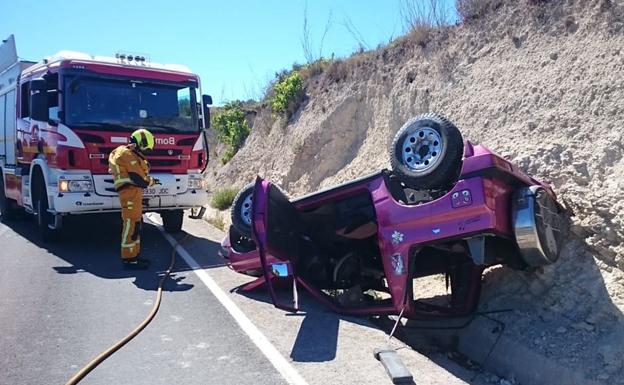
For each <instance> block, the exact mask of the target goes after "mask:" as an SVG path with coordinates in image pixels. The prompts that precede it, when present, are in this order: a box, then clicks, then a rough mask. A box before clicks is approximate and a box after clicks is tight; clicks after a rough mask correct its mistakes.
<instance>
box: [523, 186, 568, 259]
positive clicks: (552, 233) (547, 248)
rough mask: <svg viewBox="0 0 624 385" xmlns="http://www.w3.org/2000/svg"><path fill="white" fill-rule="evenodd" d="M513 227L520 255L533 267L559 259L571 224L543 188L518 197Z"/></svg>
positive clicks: (537, 188) (527, 190) (528, 189)
mask: <svg viewBox="0 0 624 385" xmlns="http://www.w3.org/2000/svg"><path fill="white" fill-rule="evenodd" d="M512 224H513V227H514V233H515V236H516V242H517V244H518V248H519V250H520V254H521V255H522V259H523V260H524V261H525V262H526V264H527V265H528V266H529V267H540V266H544V265H549V264H551V263H554V262H556V261H557V259H559V254H560V253H561V247H562V245H563V240H564V236H565V234H566V232H567V230H568V229H567V227H568V220H567V219H566V214H565V212H564V211H563V210H562V209H561V208H560V207H559V206H557V204H556V202H555V200H554V199H553V198H552V197H551V196H550V195H548V193H547V192H546V190H544V188H543V187H541V186H531V187H524V188H521V189H519V190H517V191H516V192H515V193H514V195H513V197H512Z"/></svg>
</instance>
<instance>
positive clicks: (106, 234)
mask: <svg viewBox="0 0 624 385" xmlns="http://www.w3.org/2000/svg"><path fill="white" fill-rule="evenodd" d="M6 225H7V226H8V227H10V228H11V229H12V230H13V231H14V232H16V233H17V234H19V235H20V236H22V237H23V238H25V239H26V240H27V241H29V242H31V243H33V244H34V245H36V246H38V247H40V248H42V249H45V250H47V251H48V252H49V253H50V254H53V255H55V256H56V257H58V258H60V259H61V260H63V261H65V262H66V263H67V264H63V265H60V266H55V267H54V270H55V271H56V272H57V273H59V274H83V273H89V274H93V275H95V276H97V277H100V278H105V279H125V278H132V277H134V282H133V284H134V285H136V287H137V288H140V289H143V290H156V289H157V288H158V282H159V280H160V279H159V278H158V277H157V276H156V275H160V274H161V273H162V272H164V271H165V270H166V269H167V268H168V267H169V264H170V262H171V255H172V252H173V248H172V247H171V245H170V244H169V243H168V242H167V241H166V240H165V239H164V238H163V237H162V235H161V234H160V231H159V230H158V228H156V227H155V226H153V225H151V224H149V223H148V222H146V223H144V225H143V231H142V236H141V256H142V257H144V258H147V259H149V260H150V261H151V262H152V263H151V265H150V268H149V269H148V270H144V271H132V270H125V269H123V266H122V264H121V258H120V238H121V219H120V217H119V215H118V214H114V215H113V214H102V215H86V216H74V217H67V218H66V220H65V221H64V228H63V231H62V234H61V235H60V237H59V239H57V240H55V241H53V242H47V243H44V242H42V241H41V238H40V237H39V234H38V233H37V228H36V225H35V223H34V221H33V220H32V218H31V217H29V216H27V215H22V216H20V217H19V218H17V219H16V220H14V221H11V222H10V223H6ZM184 236H185V234H184V233H182V234H176V235H175V238H176V239H178V240H182V239H183V238H184ZM188 238H195V237H193V236H192V235H189V236H188ZM202 242H203V243H204V245H203V246H204V247H207V248H210V249H211V250H217V249H216V248H217V247H218V245H217V244H216V243H214V242H211V241H208V240H202ZM205 243H208V244H205ZM214 254H215V255H216V251H215V253H214ZM211 263H212V261H211ZM214 263H215V265H222V264H223V262H222V261H220V263H218V262H217V261H214ZM203 267H204V266H202V268H203ZM206 267H212V266H206ZM188 270H190V267H189V266H188V265H187V264H186V263H185V262H184V260H183V259H182V258H180V257H179V256H178V257H177V258H176V263H175V267H174V273H172V274H171V276H170V277H169V279H167V281H166V282H165V284H164V286H163V290H165V291H185V290H190V289H192V288H193V285H192V284H187V283H184V282H183V280H184V277H183V276H179V275H178V274H176V273H179V272H183V271H188Z"/></svg>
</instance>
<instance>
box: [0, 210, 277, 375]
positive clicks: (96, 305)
mask: <svg viewBox="0 0 624 385" xmlns="http://www.w3.org/2000/svg"><path fill="white" fill-rule="evenodd" d="M119 222H120V221H119V219H117V217H82V218H78V219H77V220H74V221H72V222H70V223H68V226H67V229H66V230H67V231H66V235H65V237H64V239H62V240H61V241H60V242H58V243H54V244H49V245H48V244H46V245H44V244H42V243H40V242H39V241H38V238H37V236H36V231H35V226H34V223H33V221H32V219H31V218H27V217H26V218H23V219H18V220H16V221H14V222H11V223H9V225H8V226H7V225H5V224H0V255H1V259H0V260H1V264H0V293H1V294H0V383H2V384H64V383H65V382H66V381H67V380H68V379H69V378H70V377H71V376H72V375H73V373H74V372H75V371H77V370H78V369H79V368H81V367H82V366H83V365H84V364H86V363H87V362H88V361H90V360H91V359H92V358H93V357H95V356H96V355H97V354H99V353H100V352H101V351H102V350H104V349H105V348H107V347H109V346H110V345H112V344H113V343H114V342H116V341H117V340H119V339H120V338H121V337H123V336H125V335H126V334H127V333H128V332H129V331H130V330H132V329H133V328H134V327H135V326H136V325H137V324H138V323H139V322H140V321H141V320H142V319H143V318H144V317H145V316H146V314H147V313H148V312H149V310H150V308H151V306H152V304H153V300H154V298H155V294H156V291H155V289H156V286H157V283H158V276H157V272H159V271H162V270H164V269H166V267H167V266H168V265H169V261H170V257H171V251H172V248H171V245H170V244H169V243H168V242H167V241H166V240H165V239H164V238H163V237H162V235H161V234H160V233H159V230H158V229H157V228H155V227H154V226H149V225H146V226H145V228H144V231H143V255H144V256H146V257H149V258H150V259H151V260H152V266H151V268H150V270H148V271H145V272H138V273H135V272H127V271H124V270H123V269H122V268H121V265H120V261H119V246H118V243H119V232H120V224H119ZM216 246H217V244H216V243H214V242H210V241H206V242H204V243H203V247H205V248H214V250H212V251H211V252H210V253H208V254H211V255H216V252H215V250H216ZM176 270H178V271H181V272H178V273H176V274H175V276H174V277H173V278H172V279H169V280H168V281H167V284H166V291H165V293H164V299H163V303H162V305H161V308H160V311H159V313H158V315H157V316H156V318H155V320H154V321H153V322H152V324H150V325H149V326H148V327H147V328H146V329H145V330H144V331H143V332H142V333H141V334H140V335H139V336H137V337H136V338H135V339H134V340H132V341H131V342H130V343H129V344H128V345H126V346H125V347H123V348H122V349H121V350H120V351H119V352H117V353H116V354H114V355H113V356H112V357H111V358H109V359H108V360H107V361H105V362H104V363H103V364H101V365H100V366H99V367H97V368H96V369H95V370H94V371H93V372H92V373H91V374H90V375H89V376H88V377H87V378H86V379H85V380H84V381H83V382H82V383H84V384H172V383H184V384H258V383H262V384H284V383H286V381H285V380H284V379H283V378H282V376H281V375H280V374H279V373H278V372H277V370H276V369H275V368H274V367H273V366H272V365H271V363H270V362H269V361H268V359H267V358H266V357H265V356H264V355H263V354H262V353H261V352H260V350H259V349H258V348H257V347H256V345H254V344H253V343H252V341H251V340H250V338H249V337H248V336H247V335H246V334H245V333H244V332H243V331H242V330H241V329H240V327H239V326H238V325H237V324H236V323H235V322H234V320H233V319H232V318H231V316H230V315H229V314H228V312H227V311H226V310H225V309H224V308H223V306H222V305H221V304H220V303H219V302H218V301H217V300H216V298H215V297H214V296H213V295H212V294H211V292H210V291H209V290H208V289H207V288H206V287H205V285H203V284H202V282H201V281H200V280H199V278H198V277H197V276H196V275H195V274H193V273H192V272H191V271H190V270H189V268H188V266H187V265H186V264H185V263H184V261H183V260H182V259H181V258H178V259H177V263H176Z"/></svg>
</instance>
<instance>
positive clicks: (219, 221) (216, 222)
mask: <svg viewBox="0 0 624 385" xmlns="http://www.w3.org/2000/svg"><path fill="white" fill-rule="evenodd" d="M206 222H208V223H210V224H211V225H213V226H214V227H216V228H217V229H219V230H221V231H225V221H224V220H223V215H221V213H217V214H215V216H214V217H210V218H207V219H206Z"/></svg>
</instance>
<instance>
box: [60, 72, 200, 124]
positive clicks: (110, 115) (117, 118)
mask: <svg viewBox="0 0 624 385" xmlns="http://www.w3.org/2000/svg"><path fill="white" fill-rule="evenodd" d="M64 88H65V90H64V98H65V103H64V110H65V113H64V117H65V123H66V124H67V125H69V126H76V127H80V126H89V127H100V128H102V129H106V130H115V131H128V130H129V129H134V128H135V127H144V128H148V129H150V130H153V131H154V132H170V133H178V132H179V133H195V132H198V131H199V126H198V118H197V96H196V88H195V87H192V86H190V85H188V84H175V83H158V82H152V81H143V80H130V79H126V80H120V79H109V78H95V77H86V76H68V77H66V79H65V87H64Z"/></svg>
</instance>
